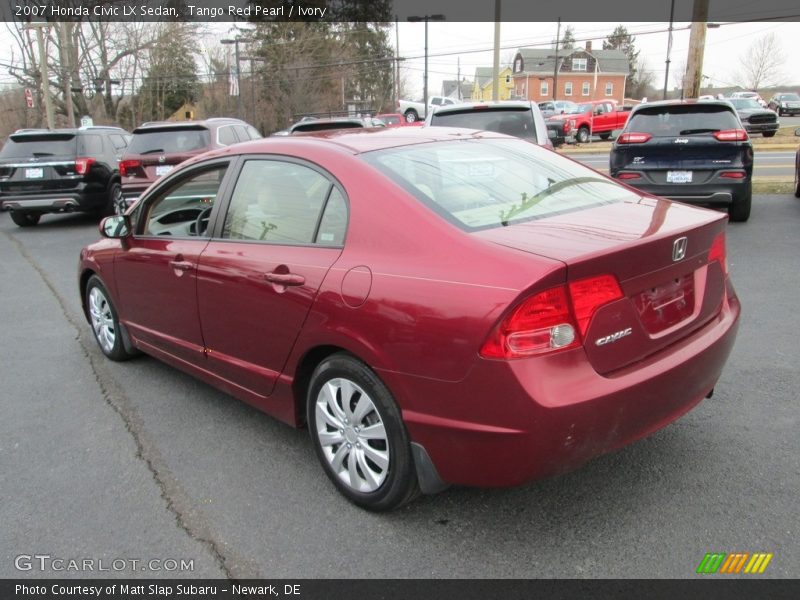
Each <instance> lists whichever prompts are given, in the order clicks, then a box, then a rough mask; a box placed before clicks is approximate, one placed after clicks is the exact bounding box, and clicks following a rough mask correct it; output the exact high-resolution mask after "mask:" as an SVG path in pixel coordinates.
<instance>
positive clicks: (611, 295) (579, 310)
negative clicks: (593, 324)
mask: <svg viewBox="0 0 800 600" xmlns="http://www.w3.org/2000/svg"><path fill="white" fill-rule="evenodd" d="M569 295H570V297H571V298H572V308H573V309H574V311H575V318H576V320H577V321H578V329H579V330H580V332H581V335H582V336H583V335H586V330H587V329H588V328H589V321H591V320H592V315H594V313H595V311H596V310H597V309H598V308H600V307H601V306H603V305H604V304H608V303H609V302H613V301H614V300H619V299H620V298H622V290H621V289H619V284H618V283H617V279H616V278H615V277H614V276H612V275H601V276H599V277H590V278H589V279H580V280H578V281H573V282H572V283H570V284H569Z"/></svg>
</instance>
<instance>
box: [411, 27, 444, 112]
mask: <svg viewBox="0 0 800 600" xmlns="http://www.w3.org/2000/svg"><path fill="white" fill-rule="evenodd" d="M444 20H445V18H444V15H425V16H422V17H408V21H409V22H410V23H419V22H420V21H425V76H424V78H423V85H422V87H423V91H422V96H423V99H422V102H423V103H424V104H425V114H426V115H427V114H428V21H444Z"/></svg>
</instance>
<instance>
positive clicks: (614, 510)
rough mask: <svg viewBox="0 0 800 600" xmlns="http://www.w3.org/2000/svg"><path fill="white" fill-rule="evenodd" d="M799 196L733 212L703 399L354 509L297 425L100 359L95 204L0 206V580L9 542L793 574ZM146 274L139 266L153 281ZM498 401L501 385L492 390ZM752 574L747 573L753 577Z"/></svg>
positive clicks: (268, 566) (263, 559)
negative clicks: (477, 482) (684, 410)
mask: <svg viewBox="0 0 800 600" xmlns="http://www.w3.org/2000/svg"><path fill="white" fill-rule="evenodd" d="M798 229H800V201H798V200H797V199H795V198H793V197H791V196H789V195H782V196H757V197H756V198H755V199H754V203H753V213H752V217H751V219H750V222H748V223H745V224H731V225H730V226H729V228H728V247H729V250H728V259H729V263H730V269H731V272H732V274H733V279H734V282H735V285H736V287H737V290H738V293H739V295H740V297H741V300H742V304H743V307H744V308H743V313H742V314H743V316H742V321H741V327H740V332H739V338H738V341H737V344H736V347H735V349H734V352H733V355H732V356H731V359H730V361H729V363H728V365H727V366H726V368H725V371H724V373H723V376H722V379H721V380H720V382H719V383H718V385H717V387H716V393H715V395H714V397H713V398H712V399H709V400H706V401H704V402H702V403H701V404H700V405H699V406H698V407H697V408H696V409H694V410H693V411H691V412H690V413H689V414H687V415H685V416H684V417H683V418H682V419H680V420H679V421H678V422H677V423H675V424H673V425H671V426H669V427H667V428H666V429H664V430H662V431H660V432H658V433H656V434H654V435H653V436H651V437H649V438H647V439H645V440H643V441H641V442H638V443H636V444H634V445H632V446H630V447H627V448H625V449H623V450H621V451H619V452H616V453H614V454H611V455H607V456H604V457H601V458H599V459H597V460H594V461H593V462H591V463H589V464H588V465H586V466H584V467H583V468H581V469H579V470H577V471H575V472H573V473H569V474H566V475H562V476H559V477H555V478H551V479H547V480H544V481H540V482H534V483H531V484H528V485H525V486H523V487H519V488H515V489H507V490H476V489H463V488H452V489H449V490H447V491H445V492H443V493H442V494H439V495H437V496H431V497H423V498H421V499H420V500H418V501H416V502H414V503H412V504H411V505H409V506H406V507H404V508H403V509H401V510H399V511H396V512H394V513H392V514H384V515H379V514H370V513H366V512H364V511H362V510H360V509H358V508H355V507H354V506H352V505H351V504H349V503H348V502H347V501H346V500H344V499H343V498H342V497H341V496H340V495H339V494H338V493H337V492H336V491H335V490H334V489H333V487H332V486H331V485H330V483H329V482H328V481H327V479H326V477H325V476H324V474H323V472H322V470H321V468H320V466H319V465H318V464H317V462H316V459H315V457H314V453H313V451H312V447H311V444H310V442H309V440H308V435H307V432H306V431H302V430H293V429H290V428H289V427H287V426H285V425H282V424H280V423H278V422H276V421H275V420H273V419H271V418H269V417H267V416H265V415H262V414H260V413H258V412H256V411H255V410H253V409H251V408H249V407H248V406H246V405H244V404H242V403H240V402H237V401H236V400H233V399H232V398H230V397H228V396H226V395H225V394H223V393H220V392H218V391H216V390H214V389H212V388H210V387H208V386H206V385H204V384H202V383H199V382H197V381H195V380H194V379H192V378H190V377H188V376H186V375H183V374H181V373H180V372H178V371H175V370H174V369H172V368H170V367H167V366H165V365H163V364H162V363H159V362H158V361H156V360H153V359H151V358H147V357H142V358H140V359H136V360H133V361H129V362H126V363H112V362H110V361H108V360H106V359H105V358H104V357H103V356H102V354H101V353H100V351H99V350H98V348H97V347H96V344H95V342H94V340H93V338H92V336H91V333H90V330H89V326H88V325H87V323H86V322H85V320H84V318H83V316H82V313H81V308H80V306H79V300H78V293H77V289H76V264H77V255H78V250H79V248H80V247H81V246H82V245H83V244H85V243H87V242H90V241H92V240H94V239H96V238H97V237H98V234H97V226H96V223H94V222H93V221H92V220H90V219H88V218H86V217H83V216H78V215H64V216H45V217H44V218H43V219H42V222H41V224H40V225H39V226H38V227H36V228H31V229H26V230H23V229H19V228H17V227H15V226H14V225H13V224H12V223H11V221H10V219H9V218H8V215H7V214H2V215H0V257H2V260H0V290H2V295H1V296H0V297H2V299H3V311H2V316H0V330H1V331H2V332H3V335H2V344H0V382H2V393H0V412H1V413H2V415H3V418H2V420H0V473H2V485H0V522H2V523H3V533H4V535H3V537H2V540H0V577H5V578H8V577H40V576H42V575H43V574H44V575H46V576H56V575H63V576H69V577H77V576H88V575H98V573H96V572H95V573H91V572H89V573H86V572H84V573H76V572H53V571H45V572H44V573H42V572H40V571H38V570H36V569H33V570H30V571H18V570H16V569H15V567H14V560H15V557H18V556H20V555H23V554H34V553H40V554H49V555H51V556H56V557H63V558H70V557H73V558H86V557H88V558H93V559H95V560H97V559H104V560H106V561H111V560H113V559H118V558H128V559H131V558H139V559H143V560H149V559H167V558H172V559H176V560H177V559H184V560H192V561H194V564H193V567H194V569H193V570H192V571H187V572H184V573H174V572H172V573H164V572H163V571H157V572H152V571H147V572H140V571H138V570H134V571H132V572H130V571H127V570H124V571H121V572H119V573H117V572H110V573H102V575H103V576H126V577H130V576H142V575H146V576H149V577H150V576H159V575H164V574H167V575H175V574H179V575H183V576H192V577H200V576H204V577H226V576H227V577H239V578H241V577H253V576H255V577H276V578H277V577H286V578H300V577H303V578H323V577H333V578H338V577H342V578H355V577H368V578H389V577H412V578H450V577H464V578H472V577H518V578H531V577H581V578H582V577H610V578H615V577H626V578H627V577H639V578H658V577H680V578H684V577H693V576H695V570H696V568H697V565H698V564H699V563H700V561H701V560H702V558H703V556H704V555H705V553H706V552H710V551H712V550H713V551H719V552H734V551H741V552H772V553H774V558H773V559H772V562H771V563H770V564H769V567H768V569H767V571H766V573H765V574H764V576H765V577H784V578H785V577H796V576H797V575H798V573H800V510H798V495H797V491H798V490H799V489H800V436H799V435H798V433H797V432H798V431H799V430H800V419H799V418H798V415H799V414H800V411H798V396H797V390H798V389H800V370H798V369H797V331H798V325H800V323H799V319H798V316H797V314H798V313H797V308H796V304H797V302H796V295H797V290H798V289H800V271H798V269H797V257H798V255H800V237H798V235H797V231H798ZM142 285H146V282H142ZM492 401H502V399H495V400H492ZM749 577H752V576H749Z"/></svg>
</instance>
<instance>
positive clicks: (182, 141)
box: [127, 127, 209, 154]
mask: <svg viewBox="0 0 800 600" xmlns="http://www.w3.org/2000/svg"><path fill="white" fill-rule="evenodd" d="M208 146H209V135H208V129H188V128H185V127H184V128H177V127H175V128H171V129H153V130H146V131H135V132H134V134H133V140H131V144H130V146H128V150H127V154H155V153H160V154H172V153H181V152H192V151H194V150H202V149H203V148H207V147H208Z"/></svg>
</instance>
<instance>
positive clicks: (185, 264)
mask: <svg viewBox="0 0 800 600" xmlns="http://www.w3.org/2000/svg"><path fill="white" fill-rule="evenodd" d="M169 266H171V267H172V268H173V269H177V270H178V271H190V270H191V269H192V267H194V265H193V264H192V263H190V262H189V261H187V260H171V261H169Z"/></svg>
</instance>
